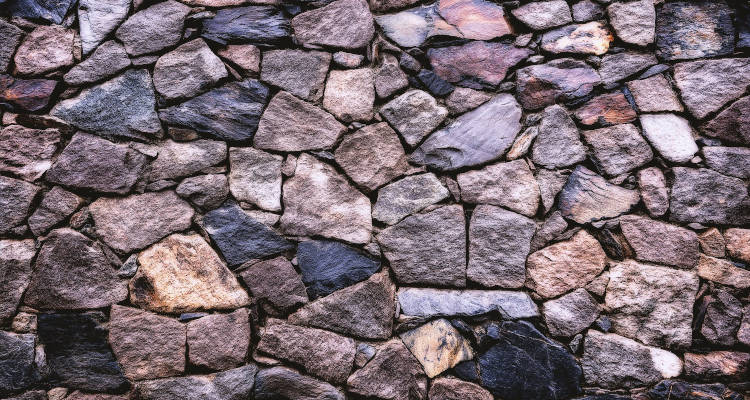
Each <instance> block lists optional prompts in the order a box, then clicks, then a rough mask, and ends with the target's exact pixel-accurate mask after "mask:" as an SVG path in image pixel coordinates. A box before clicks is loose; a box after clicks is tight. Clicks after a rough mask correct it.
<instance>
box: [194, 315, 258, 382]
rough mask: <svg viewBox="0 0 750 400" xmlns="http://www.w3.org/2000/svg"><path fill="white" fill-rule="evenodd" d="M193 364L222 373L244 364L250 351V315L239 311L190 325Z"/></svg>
mask: <svg viewBox="0 0 750 400" xmlns="http://www.w3.org/2000/svg"><path fill="white" fill-rule="evenodd" d="M187 347H188V352H187V355H188V358H189V359H190V364H192V365H197V366H199V367H204V368H209V369H211V370H215V371H223V370H227V369H230V368H234V367H237V366H239V365H240V364H243V363H244V362H245V356H246V355H247V351H248V349H249V348H250V322H249V312H248V310H247V309H246V308H240V309H237V310H235V311H234V312H231V313H228V314H219V313H216V314H210V315H206V316H205V317H201V318H198V319H196V320H194V321H190V322H189V323H188V324H187Z"/></svg>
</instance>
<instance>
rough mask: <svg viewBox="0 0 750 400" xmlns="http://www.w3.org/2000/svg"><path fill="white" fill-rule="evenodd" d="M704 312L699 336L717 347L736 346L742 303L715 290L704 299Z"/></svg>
mask: <svg viewBox="0 0 750 400" xmlns="http://www.w3.org/2000/svg"><path fill="white" fill-rule="evenodd" d="M704 301H705V303H706V311H705V315H704V316H703V323H702V324H701V325H700V333H701V335H702V336H703V337H704V338H705V339H706V340H708V342H709V343H711V344H713V345H718V346H734V345H735V344H737V339H736V335H737V331H738V330H739V327H740V323H741V322H742V303H740V301H739V300H737V298H735V297H734V296H732V295H731V294H729V293H728V292H727V291H725V290H717V291H716V292H714V294H713V295H711V296H708V297H706V298H705V299H704Z"/></svg>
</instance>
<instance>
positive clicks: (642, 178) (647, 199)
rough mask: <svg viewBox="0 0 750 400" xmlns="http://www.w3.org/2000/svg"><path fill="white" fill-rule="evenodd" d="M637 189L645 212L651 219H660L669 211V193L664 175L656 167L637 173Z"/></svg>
mask: <svg viewBox="0 0 750 400" xmlns="http://www.w3.org/2000/svg"><path fill="white" fill-rule="evenodd" d="M638 188H639V189H640V191H641V199H643V204H644V205H645V206H646V210H647V211H648V213H649V215H651V216H652V217H660V216H662V215H664V213H665V212H667V210H668V209H669V192H668V191H667V180H666V178H664V173H663V172H662V171H661V170H660V169H659V168H656V167H650V168H645V169H642V170H640V171H638Z"/></svg>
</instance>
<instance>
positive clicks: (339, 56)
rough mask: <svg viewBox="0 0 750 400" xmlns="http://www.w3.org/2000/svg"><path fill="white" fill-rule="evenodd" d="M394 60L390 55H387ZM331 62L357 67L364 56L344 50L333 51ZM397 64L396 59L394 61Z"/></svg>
mask: <svg viewBox="0 0 750 400" xmlns="http://www.w3.org/2000/svg"><path fill="white" fill-rule="evenodd" d="M389 58H391V59H394V60H395V57H393V56H392V55H391V56H390V57H389ZM332 59H333V63H334V64H336V65H338V66H340V67H344V68H357V67H359V66H360V65H362V62H364V61H365V56H363V55H360V54H354V53H349V52H346V51H337V52H335V53H333V58H332ZM396 65H398V61H397V62H396Z"/></svg>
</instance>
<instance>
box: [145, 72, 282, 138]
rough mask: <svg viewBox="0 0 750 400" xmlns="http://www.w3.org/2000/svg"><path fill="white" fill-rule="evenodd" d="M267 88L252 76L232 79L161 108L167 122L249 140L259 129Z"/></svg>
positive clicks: (215, 134)
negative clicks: (186, 99) (177, 103)
mask: <svg viewBox="0 0 750 400" xmlns="http://www.w3.org/2000/svg"><path fill="white" fill-rule="evenodd" d="M266 103H268V87H266V85H264V84H262V83H260V82H259V81H257V80H255V79H247V80H244V81H241V82H232V83H228V84H226V85H224V86H221V87H219V88H216V89H214V90H211V91H210V92H207V93H204V94H202V95H200V96H198V97H195V98H193V99H191V100H188V101H186V102H184V103H182V104H179V105H176V106H173V107H169V108H166V109H163V110H160V112H159V117H160V118H161V119H162V120H163V121H164V122H166V123H168V124H171V125H177V126H182V127H187V128H191V129H194V130H196V131H198V132H200V133H203V134H206V135H209V136H212V137H214V138H217V139H221V140H228V141H233V142H239V141H244V142H249V141H250V140H252V138H253V136H254V135H255V131H256V130H257V129H258V121H260V116H261V114H262V113H263V107H265V106H266Z"/></svg>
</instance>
